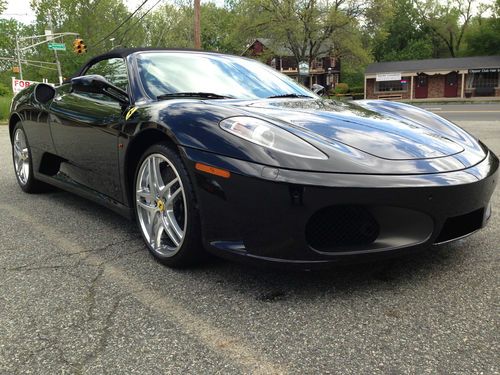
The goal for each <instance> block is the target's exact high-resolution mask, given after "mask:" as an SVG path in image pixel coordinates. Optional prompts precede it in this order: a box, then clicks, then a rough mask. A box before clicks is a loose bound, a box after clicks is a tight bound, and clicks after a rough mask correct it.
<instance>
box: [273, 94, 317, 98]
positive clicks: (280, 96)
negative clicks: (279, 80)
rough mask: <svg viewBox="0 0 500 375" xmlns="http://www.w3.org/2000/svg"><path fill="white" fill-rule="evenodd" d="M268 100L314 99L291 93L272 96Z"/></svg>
mask: <svg viewBox="0 0 500 375" xmlns="http://www.w3.org/2000/svg"><path fill="white" fill-rule="evenodd" d="M267 98H268V99H276V98H312V96H309V95H302V94H295V93H290V94H281V95H272V96H268V97H267Z"/></svg>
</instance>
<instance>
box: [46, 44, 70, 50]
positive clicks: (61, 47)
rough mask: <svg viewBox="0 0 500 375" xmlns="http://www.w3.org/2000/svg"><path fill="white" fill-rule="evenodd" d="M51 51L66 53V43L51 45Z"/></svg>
mask: <svg viewBox="0 0 500 375" xmlns="http://www.w3.org/2000/svg"><path fill="white" fill-rule="evenodd" d="M49 49H51V50H54V51H66V44H64V43H49Z"/></svg>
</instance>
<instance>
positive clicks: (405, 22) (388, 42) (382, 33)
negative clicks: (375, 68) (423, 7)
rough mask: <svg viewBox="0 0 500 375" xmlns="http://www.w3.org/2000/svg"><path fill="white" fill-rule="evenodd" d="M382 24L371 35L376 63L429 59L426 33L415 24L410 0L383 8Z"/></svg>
mask: <svg viewBox="0 0 500 375" xmlns="http://www.w3.org/2000/svg"><path fill="white" fill-rule="evenodd" d="M385 19H386V21H385V22H383V23H382V24H380V25H378V26H379V27H378V29H377V31H375V32H373V40H372V42H373V55H374V58H375V60H376V61H394V60H395V61H398V60H413V59H424V58H430V57H433V55H434V48H435V47H434V46H435V44H434V43H433V40H432V38H431V37H430V36H429V30H428V29H427V28H426V27H423V26H422V25H420V24H419V20H420V17H419V15H418V9H416V8H415V7H414V3H413V0H395V1H394V2H392V4H391V6H390V7H388V8H387V17H386V18H385Z"/></svg>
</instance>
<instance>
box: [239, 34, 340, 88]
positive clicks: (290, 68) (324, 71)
mask: <svg viewBox="0 0 500 375" xmlns="http://www.w3.org/2000/svg"><path fill="white" fill-rule="evenodd" d="M332 47H333V46H332ZM332 49H333V48H328V46H327V48H325V50H327V51H326V52H324V53H322V54H320V55H319V57H318V58H316V59H314V60H313V61H312V63H311V66H310V67H309V87H311V86H312V85H313V84H315V83H316V84H319V85H322V86H324V87H327V88H330V89H331V88H333V87H335V85H336V84H337V83H338V82H339V81H340V60H339V59H337V58H335V57H333V56H332V54H331V53H330V52H329V51H328V50H332ZM242 55H243V56H247V57H252V58H258V59H260V60H261V61H262V62H264V63H266V64H267V65H270V66H272V67H273V68H274V69H276V70H279V71H280V72H281V73H284V74H286V75H287V76H290V77H291V78H293V79H295V80H297V81H298V80H299V70H298V64H297V60H296V58H295V56H294V55H293V53H292V51H291V50H290V49H288V48H286V47H283V46H281V45H276V44H275V43H274V42H273V41H272V40H271V39H266V38H258V39H255V40H254V41H253V42H252V43H250V44H249V45H248V47H247V49H246V50H245V52H243V54H242Z"/></svg>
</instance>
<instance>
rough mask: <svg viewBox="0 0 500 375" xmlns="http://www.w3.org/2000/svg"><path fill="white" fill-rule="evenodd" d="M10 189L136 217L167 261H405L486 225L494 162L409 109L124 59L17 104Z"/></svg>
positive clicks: (201, 58)
mask: <svg viewBox="0 0 500 375" xmlns="http://www.w3.org/2000/svg"><path fill="white" fill-rule="evenodd" d="M9 126H10V135H11V140H12V153H13V160H14V168H15V173H16V177H17V181H18V182H19V185H20V186H21V188H22V189H23V190H24V191H25V192H28V193H32V192H36V191H39V190H40V188H42V187H43V184H50V185H55V186H58V187H60V188H62V189H65V190H69V191H72V192H75V193H77V194H79V195H82V196H84V197H86V198H89V199H92V200H94V201H96V202H99V203H101V204H103V205H105V206H107V207H110V208H112V209H113V210H115V211H117V212H119V213H121V214H123V215H126V216H128V217H130V218H135V220H136V221H137V224H138V227H139V229H140V232H141V233H142V236H143V238H144V241H145V242H146V244H147V247H148V248H149V250H150V251H151V253H152V254H153V255H154V256H155V257H156V258H157V259H158V260H159V261H161V262H163V263H165V264H167V265H169V266H181V265H186V264H189V263H191V262H192V261H194V260H196V259H199V258H200V256H201V255H202V253H203V251H204V249H206V250H208V251H210V252H212V253H214V254H217V255H220V256H224V257H231V258H240V259H246V260H251V261H268V262H275V263H288V264H295V265H299V266H301V267H312V266H314V265H325V264H329V263H332V262H345V261H349V262H351V261H353V260H361V259H365V260H366V259H369V258H371V257H374V256H380V255H396V254H406V253H411V252H414V251H418V250H420V249H424V248H428V247H429V246H431V245H434V244H439V243H444V242H448V241H452V240H456V239H459V238H462V237H464V236H467V235H469V234H471V233H473V232H475V231H477V230H479V229H480V228H482V227H483V226H484V225H485V224H486V222H487V221H488V219H489V217H490V214H491V205H490V203H489V202H490V197H491V195H492V193H493V190H494V188H495V185H496V181H497V177H498V172H497V171H498V159H497V157H496V156H495V155H494V154H493V153H492V152H491V151H490V150H488V148H487V147H486V146H485V145H484V144H483V143H481V142H480V141H479V140H477V139H476V138H474V137H473V136H471V135H470V134H468V133H466V132H465V131H464V130H462V129H461V128H459V127H458V126H456V125H454V124H452V123H450V122H449V121H447V120H445V119H443V118H441V117H439V116H436V115H434V114H432V113H429V112H426V111H424V110H421V109H418V108H416V107H413V106H410V105H407V104H402V103H395V102H388V101H378V100H365V101H358V102H352V103H348V102H336V101H332V100H325V99H322V98H321V97H319V96H317V95H316V94H315V93H313V92H311V91H309V90H307V89H306V88H304V87H302V86H301V85H299V84H297V83H296V82H295V81H294V80H292V79H289V78H288V77H286V76H284V75H282V74H281V73H279V72H277V71H276V70H274V69H272V68H270V67H268V66H266V65H263V64H261V63H259V62H256V61H253V60H250V59H246V58H242V57H236V56H229V55H223V54H218V53H209V52H200V51H181V50H164V49H146V48H143V49H121V50H114V51H111V52H109V53H107V54H104V55H100V56H97V57H95V58H93V59H91V60H90V61H89V62H88V63H87V64H86V65H85V66H83V68H82V69H81V70H80V71H79V72H78V73H77V74H76V76H75V77H74V78H72V79H71V80H69V81H68V82H66V83H64V84H62V85H61V86H58V87H56V88H53V87H52V86H50V85H47V84H43V83H39V84H37V85H33V86H30V87H29V88H27V89H25V90H24V91H22V92H20V93H19V94H18V95H17V96H16V97H15V98H14V100H13V103H12V108H11V115H10V122H9Z"/></svg>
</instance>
